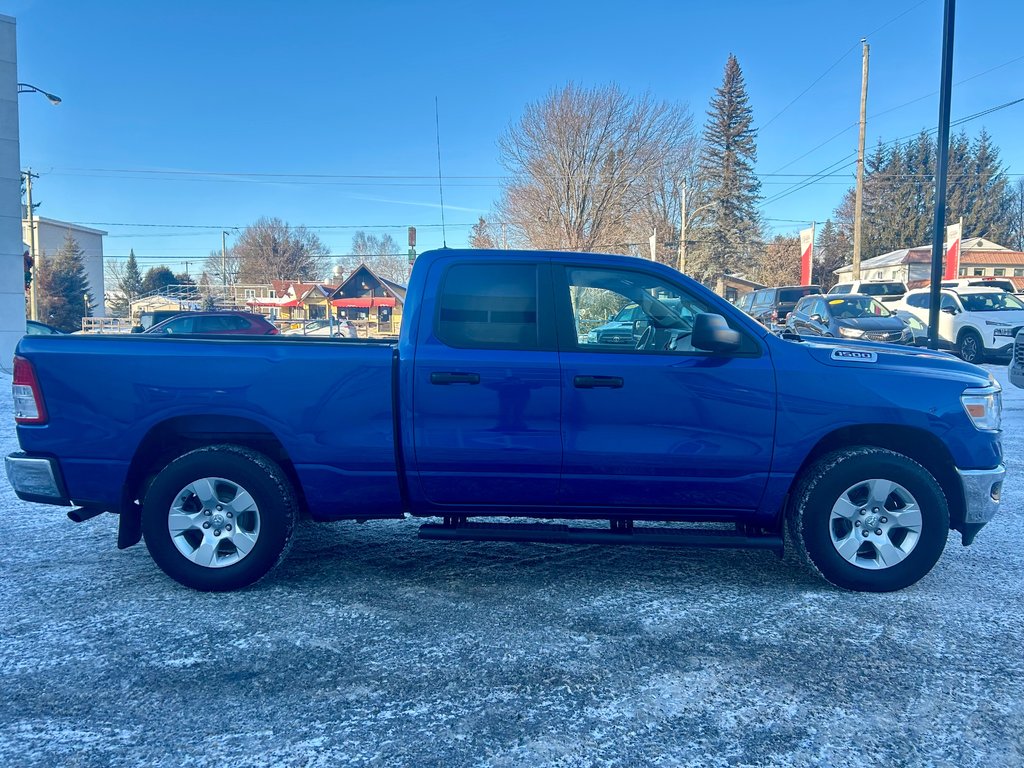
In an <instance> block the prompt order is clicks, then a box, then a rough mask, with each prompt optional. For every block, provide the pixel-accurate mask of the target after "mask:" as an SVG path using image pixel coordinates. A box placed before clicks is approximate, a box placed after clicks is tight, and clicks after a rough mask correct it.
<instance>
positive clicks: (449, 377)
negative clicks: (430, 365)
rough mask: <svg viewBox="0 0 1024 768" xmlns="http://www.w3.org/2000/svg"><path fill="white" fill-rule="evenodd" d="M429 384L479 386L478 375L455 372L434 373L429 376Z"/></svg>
mask: <svg viewBox="0 0 1024 768" xmlns="http://www.w3.org/2000/svg"><path fill="white" fill-rule="evenodd" d="M430 383H431V384H479V383H480V374H479V373H460V372H456V371H435V372H434V373H432V374H430Z"/></svg>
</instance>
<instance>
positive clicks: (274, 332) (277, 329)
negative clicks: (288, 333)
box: [267, 328, 281, 336]
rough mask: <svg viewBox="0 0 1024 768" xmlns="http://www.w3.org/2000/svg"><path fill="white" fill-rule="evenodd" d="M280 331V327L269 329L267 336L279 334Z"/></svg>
mask: <svg viewBox="0 0 1024 768" xmlns="http://www.w3.org/2000/svg"><path fill="white" fill-rule="evenodd" d="M280 332H281V329H280V328H271V329H270V330H269V331H267V336H277V334H279V333H280Z"/></svg>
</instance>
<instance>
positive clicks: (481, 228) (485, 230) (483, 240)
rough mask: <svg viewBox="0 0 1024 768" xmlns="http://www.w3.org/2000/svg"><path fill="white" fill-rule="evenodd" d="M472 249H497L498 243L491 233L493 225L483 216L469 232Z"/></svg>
mask: <svg viewBox="0 0 1024 768" xmlns="http://www.w3.org/2000/svg"><path fill="white" fill-rule="evenodd" d="M469 247H470V248H497V247H498V242H497V240H496V238H495V237H494V233H493V232H492V231H491V225H490V224H488V223H487V220H486V219H484V217H483V216H481V217H480V218H479V220H478V221H477V223H476V224H474V225H473V228H472V229H471V230H470V231H469Z"/></svg>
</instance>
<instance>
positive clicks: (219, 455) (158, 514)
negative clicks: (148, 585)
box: [142, 445, 298, 592]
mask: <svg viewBox="0 0 1024 768" xmlns="http://www.w3.org/2000/svg"><path fill="white" fill-rule="evenodd" d="M202 478H223V479H224V480H226V481H229V482H228V483H225V484H223V485H220V486H219V487H218V488H217V493H218V494H219V495H220V494H223V493H224V490H223V489H224V487H227V488H230V487H231V485H232V484H235V485H237V487H238V488H241V489H243V490H244V491H246V492H247V493H248V494H249V495H250V496H251V497H252V500H253V502H254V503H255V508H256V510H257V512H256V517H255V518H254V519H255V521H256V524H255V526H254V528H255V534H254V535H252V536H251V537H250V541H254V542H255V543H252V544H251V549H250V550H248V551H247V552H246V553H244V554H242V553H241V552H240V550H236V549H235V548H234V544H233V543H228V544H225V543H223V542H221V541H220V540H219V539H218V540H216V541H217V543H216V545H215V546H214V547H213V549H214V555H213V559H214V560H217V561H218V562H223V561H230V560H231V559H232V557H236V558H238V559H237V560H236V561H234V562H230V564H228V565H222V566H220V567H212V566H204V565H200V564H198V563H196V562H193V561H192V560H191V559H189V557H187V556H186V555H185V554H183V552H182V551H180V550H179V548H178V547H179V545H178V544H175V540H174V537H172V535H171V532H170V529H169V515H170V514H171V506H172V504H175V503H180V502H179V501H178V499H179V496H178V495H179V494H180V493H182V491H183V490H184V489H186V488H187V487H189V485H190V484H191V483H193V482H196V481H201V479H202ZM181 498H184V496H183V497H181ZM187 503H190V504H193V505H195V504H199V507H200V509H199V510H195V507H194V506H193V507H191V508H189V509H188V514H195V515H196V516H197V517H198V514H200V513H202V514H205V512H204V511H203V510H202V509H201V508H202V507H203V506H205V505H203V504H201V503H199V502H198V496H193V497H192V500H190V501H189V502H187ZM230 503H231V502H230V501H229V500H225V502H224V504H225V508H227V509H230V508H231V507H230V506H229V505H230ZM217 509H220V507H219V506H218V507H217ZM224 514H227V513H226V512H225V513H224ZM244 514H245V513H243V515H244ZM249 514H250V519H253V518H251V512H250V513H249ZM198 519H203V518H198ZM211 519H219V518H214V517H211ZM297 519H298V504H297V503H296V499H295V493H294V490H293V489H292V486H291V483H290V482H289V481H288V479H287V477H285V475H284V473H283V472H282V471H281V468H280V467H279V466H278V465H277V464H275V463H274V462H273V461H271V460H270V459H268V458H267V457H266V456H264V455H263V454H261V453H258V452H256V451H253V450H250V449H248V448H243V447H241V446H236V445H212V446H208V447H205V448H199V449H196V450H194V451H190V452H188V453H186V454H184V455H183V456H179V457H178V458H177V459H175V460H174V461H172V462H171V463H170V464H168V465H167V466H166V467H164V469H163V470H162V471H161V472H160V474H158V475H157V476H156V478H155V479H154V480H153V483H152V484H151V485H150V486H149V489H148V490H147V491H146V497H145V499H144V500H143V503H142V534H143V537H144V538H145V541H146V547H147V549H149V553H150V555H151V556H152V558H153V560H154V561H155V562H156V564H157V565H158V566H159V567H160V569H161V570H162V571H163V572H164V573H166V574H167V575H168V576H170V577H171V578H172V579H174V580H175V581H177V582H178V583H180V584H184V585H185V586H186V587H191V588H192V589H197V590H200V591H203V592H223V591H228V590H233V589H240V588H242V587H247V586H249V585H250V584H253V583H255V582H256V581H258V580H259V579H261V578H262V577H263V576H265V575H266V574H267V573H269V572H270V571H271V570H272V569H273V568H274V567H275V566H276V565H277V564H278V563H279V562H280V561H281V560H282V559H283V558H284V555H285V553H286V551H287V549H288V545H289V544H290V543H291V538H292V532H293V530H294V528H295V522H296V520H297ZM240 521H241V516H240V517H239V519H236V520H234V521H233V522H234V523H235V526H234V530H235V531H236V532H237V533H241V532H242V527H243V525H242V523H241V522H240ZM225 522H228V521H225ZM225 527H227V528H230V527H231V525H230V523H229V524H228V525H226V526H225ZM203 528H207V529H208V530H207V531H206V532H204V531H202V530H199V529H195V534H194V536H198V538H199V539H200V540H203V539H204V537H207V536H208V531H209V529H210V526H209V525H207V524H206V523H204V524H203ZM186 533H188V534H192V533H193V531H188V532H186ZM219 535H220V532H219V531H218V536H219ZM228 535H229V534H227V532H226V531H225V532H224V536H225V541H227V536H228ZM180 538H184V537H180ZM186 548H187V547H186ZM225 550H228V553H227V555H225V554H224V551H225ZM197 551H198V547H197Z"/></svg>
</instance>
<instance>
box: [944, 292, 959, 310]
mask: <svg viewBox="0 0 1024 768" xmlns="http://www.w3.org/2000/svg"><path fill="white" fill-rule="evenodd" d="M939 309H955V310H957V311H959V310H960V307H959V306H958V305H957V301H956V299H954V298H953V297H952V296H950V295H949V294H948V293H944V294H942V302H941V303H940V304H939Z"/></svg>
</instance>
